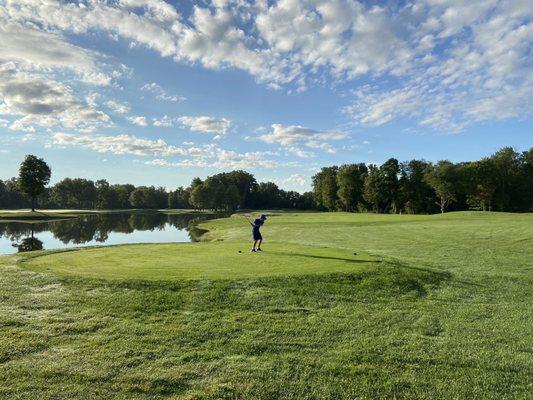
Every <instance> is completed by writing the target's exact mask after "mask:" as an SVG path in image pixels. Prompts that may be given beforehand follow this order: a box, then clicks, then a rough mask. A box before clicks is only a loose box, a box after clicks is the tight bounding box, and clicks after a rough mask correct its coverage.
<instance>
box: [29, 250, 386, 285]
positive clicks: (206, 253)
mask: <svg viewBox="0 0 533 400" xmlns="http://www.w3.org/2000/svg"><path fill="white" fill-rule="evenodd" d="M239 251H240V253H239ZM376 265H377V264H376ZM24 266H26V267H28V268H30V269H33V270H35V271H41V272H51V273H55V274H59V275H70V276H78V277H87V278H97V279H144V280H167V281H168V280H176V279H241V278H258V277H266V276H280V275H284V276H291V275H303V274H323V273H336V272H345V273H348V272H354V271H357V270H361V269H363V268H369V267H371V266H372V262H371V257H369V256H368V255H365V254H357V255H354V254H353V252H351V251H347V250H345V249H334V248H328V247H312V246H302V245H295V244H280V243H273V244H271V245H269V246H268V249H267V250H266V251H263V252H261V253H250V252H249V251H248V244H244V243H224V242H218V243H179V244H155V245H152V244H146V245H128V246H112V247H102V248H87V249H81V250H73V251H66V252H57V253H53V254H49V255H46V254H45V255H40V256H37V257H33V258H30V259H28V260H27V261H26V262H24Z"/></svg>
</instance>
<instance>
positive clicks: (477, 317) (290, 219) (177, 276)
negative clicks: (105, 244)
mask: <svg viewBox="0 0 533 400" xmlns="http://www.w3.org/2000/svg"><path fill="white" fill-rule="evenodd" d="M202 227H203V228H205V229H208V230H209V233H208V235H207V237H206V239H209V240H219V241H216V242H210V243H200V244H190V245H188V244H187V245H183V244H175V245H172V244H166V245H138V246H119V247H112V248H105V249H87V250H80V251H72V252H64V253H56V254H52V255H45V256H42V257H36V258H32V259H28V260H26V261H24V260H25V259H26V257H33V256H34V255H29V256H27V255H24V256H5V257H0V398H6V399H39V400H41V399H86V398H106V399H189V400H190V399H325V398H331V399H379V398H390V399H392V398H397V399H436V398H438V399H466V398H468V399H498V400H500V399H526V398H530V397H531V390H532V386H531V382H532V381H533V379H532V377H533V357H532V354H533V350H532V349H533V342H532V339H531V337H532V335H531V321H532V320H533V300H532V299H533V269H532V264H531V260H532V259H533V246H530V245H529V243H530V241H531V238H532V237H533V215H531V214H521V215H511V214H489V213H479V214H478V213H475V214H472V213H455V214H451V215H445V216H379V215H353V214H344V213H339V214H336V213H305V214H291V213H280V214H279V215H273V216H272V217H271V218H269V219H268V223H267V224H266V225H265V226H264V227H263V228H262V230H263V232H264V236H265V238H266V239H267V242H266V243H265V250H267V251H266V252H265V253H264V254H248V253H244V251H245V250H246V248H244V247H245V245H244V243H248V242H247V239H249V238H248V236H249V234H250V232H249V227H248V226H246V225H244V226H243V224H242V217H234V218H227V219H221V220H216V221H207V222H205V223H203V224H202ZM272 238H275V239H276V242H272V243H271V242H270V241H271V239H272ZM299 242H301V243H299ZM282 243H283V244H282ZM352 249H356V250H357V251H358V253H360V252H362V253H366V254H372V255H373V256H372V257H371V256H367V255H364V254H363V255H358V256H357V257H354V256H353V254H352ZM238 250H241V251H243V253H242V254H239V253H237V251H238ZM38 255H41V254H38ZM83 255H84V257H82V256H83ZM267 260H271V261H267ZM347 260H355V261H357V262H349V261H347ZM377 260H380V261H381V262H376V261H377ZM47 268H50V271H47ZM283 271H290V272H289V273H288V274H284V273H283Z"/></svg>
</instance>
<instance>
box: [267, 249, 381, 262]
mask: <svg viewBox="0 0 533 400" xmlns="http://www.w3.org/2000/svg"><path fill="white" fill-rule="evenodd" d="M272 253H274V254H280V255H285V256H297V257H307V258H316V259H320V260H335V261H346V262H350V263H356V264H358V263H362V264H364V263H372V262H381V261H380V260H354V259H353V258H344V257H330V256H317V255H313V254H303V253H288V252H277V251H276V252H272Z"/></svg>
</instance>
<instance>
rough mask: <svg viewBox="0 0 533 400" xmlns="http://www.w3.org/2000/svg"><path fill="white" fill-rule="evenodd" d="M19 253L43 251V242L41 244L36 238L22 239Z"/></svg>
mask: <svg viewBox="0 0 533 400" xmlns="http://www.w3.org/2000/svg"><path fill="white" fill-rule="evenodd" d="M17 248H18V251H19V253H23V252H25V251H34V250H42V249H43V242H41V241H40V240H39V239H37V238H36V237H31V236H30V237H27V238H24V239H22V241H21V242H20V244H19V245H18V246H17Z"/></svg>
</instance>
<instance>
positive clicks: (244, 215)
mask: <svg viewBox="0 0 533 400" xmlns="http://www.w3.org/2000/svg"><path fill="white" fill-rule="evenodd" d="M242 216H243V217H244V218H246V221H248V223H249V224H250V225H252V226H254V224H253V223H252V221H250V218H248V217H247V216H246V214H242Z"/></svg>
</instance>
